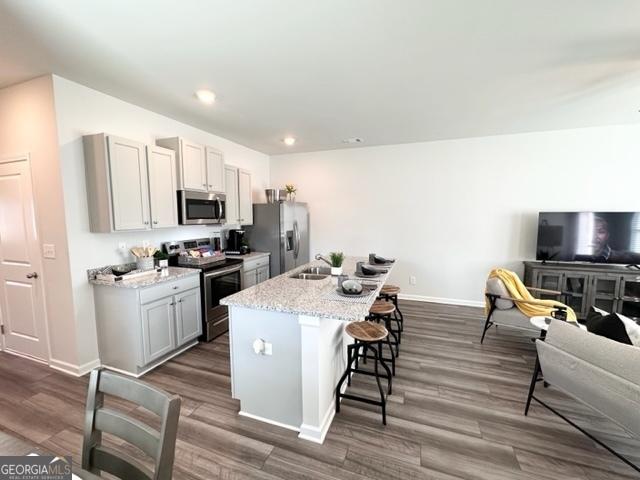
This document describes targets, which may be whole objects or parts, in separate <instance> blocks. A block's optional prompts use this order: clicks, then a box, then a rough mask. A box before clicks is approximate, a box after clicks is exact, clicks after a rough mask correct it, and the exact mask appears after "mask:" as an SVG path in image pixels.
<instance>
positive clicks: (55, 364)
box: [49, 358, 100, 377]
mask: <svg viewBox="0 0 640 480" xmlns="http://www.w3.org/2000/svg"><path fill="white" fill-rule="evenodd" d="M49 366H50V367H51V368H53V369H54V370H58V371H60V372H63V373H66V374H69V375H73V376H74V377H82V376H84V375H86V374H87V373H89V372H90V371H91V370H93V369H94V368H98V367H99V366H100V360H99V359H97V358H96V359H95V360H91V361H90V362H87V363H85V364H83V365H80V366H78V365H73V364H72V363H68V362H63V361H62V360H56V359H55V358H52V359H51V360H49Z"/></svg>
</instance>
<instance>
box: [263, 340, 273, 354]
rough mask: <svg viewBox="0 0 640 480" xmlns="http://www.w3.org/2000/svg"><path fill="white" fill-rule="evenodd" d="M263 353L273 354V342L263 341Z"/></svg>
mask: <svg viewBox="0 0 640 480" xmlns="http://www.w3.org/2000/svg"><path fill="white" fill-rule="evenodd" d="M264 354H265V355H273V343H269V342H264Z"/></svg>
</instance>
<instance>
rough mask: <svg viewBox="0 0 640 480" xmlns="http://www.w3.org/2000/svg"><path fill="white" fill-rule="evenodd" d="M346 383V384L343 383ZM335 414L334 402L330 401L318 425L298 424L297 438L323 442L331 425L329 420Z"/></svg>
mask: <svg viewBox="0 0 640 480" xmlns="http://www.w3.org/2000/svg"><path fill="white" fill-rule="evenodd" d="M345 385H346V384H345ZM335 416H336V408H335V402H331V404H330V405H329V408H328V409H327V412H326V413H325V414H324V418H323V419H322V422H321V423H320V426H319V427H314V426H312V425H305V424H304V423H303V424H302V425H300V434H299V435H298V438H301V439H302V440H308V441H309V442H315V443H320V444H322V443H324V439H325V437H326V436H327V432H329V427H330V426H331V422H333V417H335Z"/></svg>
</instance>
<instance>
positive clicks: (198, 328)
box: [175, 288, 202, 346]
mask: <svg viewBox="0 0 640 480" xmlns="http://www.w3.org/2000/svg"><path fill="white" fill-rule="evenodd" d="M175 303H176V305H175V306H176V333H177V338H176V341H177V344H178V346H181V345H184V344H185V343H188V342H190V341H192V340H195V339H196V338H198V337H199V336H200V335H201V334H202V310H201V308H200V290H199V289H197V288H194V289H192V290H188V291H186V292H184V293H180V294H178V295H176V296H175Z"/></svg>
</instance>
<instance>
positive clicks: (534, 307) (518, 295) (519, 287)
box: [485, 268, 577, 322]
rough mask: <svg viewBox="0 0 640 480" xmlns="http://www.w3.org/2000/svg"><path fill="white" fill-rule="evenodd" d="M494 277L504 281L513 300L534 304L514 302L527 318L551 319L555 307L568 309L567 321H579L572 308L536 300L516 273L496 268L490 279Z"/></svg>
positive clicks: (550, 301) (487, 306) (487, 300)
mask: <svg viewBox="0 0 640 480" xmlns="http://www.w3.org/2000/svg"><path fill="white" fill-rule="evenodd" d="M494 277H497V278H499V279H500V280H502V283H504V285H505V287H507V291H508V292H509V295H510V296H511V298H515V299H516V300H527V301H529V302H533V303H523V302H513V303H515V304H516V307H518V309H520V311H521V312H522V313H524V314H525V315H526V316H527V317H535V316H544V317H550V316H551V312H552V311H553V310H554V307H564V308H566V309H567V321H568V322H576V321H577V318H576V312H574V311H573V309H572V308H571V307H568V306H566V305H565V304H564V303H561V302H558V301H556V300H540V299H537V298H534V297H533V296H532V295H531V293H529V290H527V287H525V285H524V283H522V280H520V277H518V275H516V274H515V273H514V272H511V271H509V270H505V269H504V268H494V269H493V270H491V273H489V278H494ZM485 298H486V297H485ZM486 308H487V311H488V310H489V308H490V305H489V299H486Z"/></svg>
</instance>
